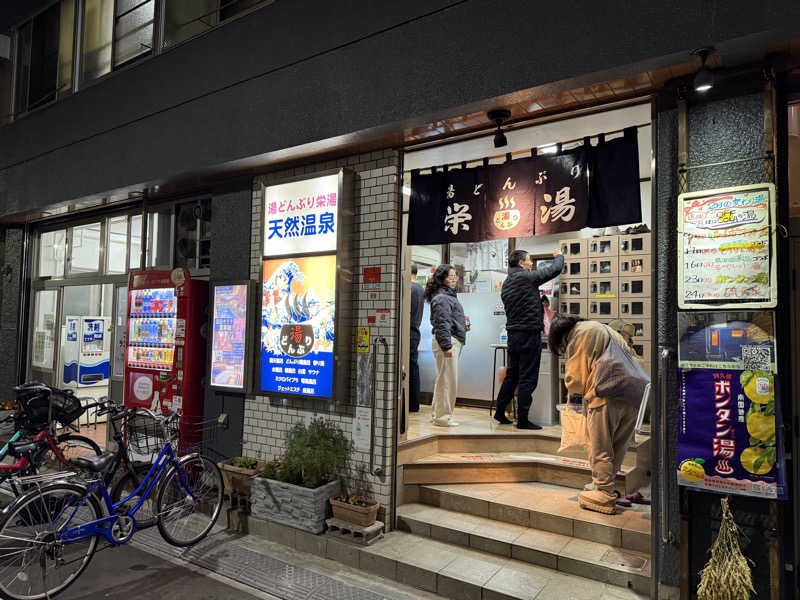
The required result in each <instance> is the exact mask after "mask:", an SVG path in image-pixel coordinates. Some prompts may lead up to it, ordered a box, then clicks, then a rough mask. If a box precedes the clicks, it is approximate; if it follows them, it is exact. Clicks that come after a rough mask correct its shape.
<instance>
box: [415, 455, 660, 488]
mask: <svg viewBox="0 0 800 600" xmlns="http://www.w3.org/2000/svg"><path fill="white" fill-rule="evenodd" d="M522 481H540V482H544V483H552V484H556V485H561V486H565V487H571V488H576V489H582V488H583V486H584V485H585V484H586V483H587V482H589V481H591V468H590V467H589V461H587V460H583V459H578V458H568V457H563V456H558V455H554V454H545V453H542V452H524V453H523V452H520V453H515V452H472V453H461V452H450V453H446V452H443V453H437V454H431V455H428V456H425V457H422V458H418V459H417V460H415V461H414V462H411V463H408V464H405V465H403V483H405V484H447V483H510V482H522ZM646 481H647V471H646V470H645V469H643V468H641V467H635V466H630V465H623V466H622V467H621V469H620V472H619V473H617V477H616V486H617V488H618V489H619V490H621V491H623V492H624V493H629V492H633V491H635V490H637V489H639V488H640V487H642V486H643V485H645V483H646Z"/></svg>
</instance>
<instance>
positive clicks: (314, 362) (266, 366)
mask: <svg viewBox="0 0 800 600" xmlns="http://www.w3.org/2000/svg"><path fill="white" fill-rule="evenodd" d="M262 281H263V288H262V303H261V390H262V391H264V392H275V393H285V394H298V395H303V396H314V397H319V398H331V397H332V396H333V367H334V364H333V346H334V323H335V306H336V255H335V254H329V255H324V256H313V257H307V258H286V259H267V260H264V263H263V279H262Z"/></svg>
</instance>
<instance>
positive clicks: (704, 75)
mask: <svg viewBox="0 0 800 600" xmlns="http://www.w3.org/2000/svg"><path fill="white" fill-rule="evenodd" d="M691 53H692V54H693V55H695V56H699V57H700V70H699V71H698V72H697V73H696V74H695V76H694V91H695V92H700V93H701V94H702V93H704V92H707V91H708V90H710V89H711V88H712V87H714V73H713V72H712V71H711V69H709V68H708V67H707V66H706V60H708V57H709V56H711V55H712V54H714V48H713V47H711V46H706V47H704V48H698V49H697V50H693V51H692V52H691Z"/></svg>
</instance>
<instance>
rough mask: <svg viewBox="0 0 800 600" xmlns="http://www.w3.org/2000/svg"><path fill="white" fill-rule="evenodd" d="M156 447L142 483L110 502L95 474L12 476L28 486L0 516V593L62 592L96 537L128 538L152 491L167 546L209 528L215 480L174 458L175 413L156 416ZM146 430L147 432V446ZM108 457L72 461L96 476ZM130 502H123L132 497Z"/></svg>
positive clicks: (208, 468) (35, 598)
mask: <svg viewBox="0 0 800 600" xmlns="http://www.w3.org/2000/svg"><path fill="white" fill-rule="evenodd" d="M143 412H147V413H149V416H150V417H151V418H152V420H153V422H156V423H158V424H159V425H160V430H161V431H160V434H161V435H160V436H159V437H161V438H162V439H163V447H162V448H161V451H160V452H159V454H158V457H157V458H156V460H155V461H154V462H153V464H152V466H151V467H150V469H149V471H148V473H147V475H146V476H145V478H144V480H143V481H142V482H141V483H140V484H139V486H138V487H137V489H136V490H134V492H133V493H132V494H130V495H129V496H128V497H127V498H124V499H122V500H120V501H118V502H113V501H112V500H111V497H110V495H109V493H108V488H107V487H106V485H105V481H104V479H103V477H100V476H98V477H97V478H96V479H95V480H94V481H92V482H91V483H89V484H88V485H82V484H80V483H76V482H74V481H65V480H64V479H63V478H65V477H68V476H69V475H71V474H64V473H60V474H59V473H56V474H50V475H38V476H33V477H27V478H20V479H19V485H21V486H33V487H34V489H32V490H31V491H29V492H28V493H26V494H23V495H22V496H20V497H19V498H17V499H16V500H15V501H14V502H12V503H11V504H10V505H9V506H8V507H6V508H5V510H3V512H2V514H0V593H2V594H3V595H4V597H6V598H8V599H10V600H40V599H46V598H50V597H52V596H53V595H55V594H58V593H59V592H61V591H63V590H65V589H66V588H67V587H69V585H70V584H72V583H73V582H74V581H75V580H76V579H77V578H78V577H79V576H80V575H81V573H83V571H84V570H85V569H86V567H87V566H88V564H89V562H90V561H91V559H92V556H93V555H94V553H95V551H96V549H97V542H98V540H99V539H100V538H103V539H105V540H106V541H107V542H108V543H109V544H110V545H111V546H120V545H122V544H125V543H127V542H129V541H130V540H131V539H132V538H133V537H134V534H135V533H136V531H137V521H136V517H135V516H136V513H137V512H138V511H139V509H140V508H141V506H142V504H143V503H144V501H145V500H146V499H147V498H149V497H150V495H151V493H155V517H156V519H157V521H156V523H157V526H158V530H159V533H160V534H161V537H162V538H164V540H165V541H167V542H168V543H170V544H172V545H175V546H191V545H193V544H195V543H197V542H199V541H200V540H202V539H203V538H204V537H205V536H206V535H208V533H209V532H210V531H211V529H212V528H213V527H214V525H215V523H216V521H217V519H218V517H219V513H220V510H221V508H222V494H223V483H222V475H221V474H220V471H219V468H218V467H217V465H216V464H215V463H214V462H213V461H211V460H210V459H208V458H206V457H204V456H201V455H200V454H197V453H193V454H188V455H186V456H183V457H181V458H178V457H177V455H176V451H175V450H174V448H173V443H174V442H175V440H177V438H178V431H179V427H178V423H177V416H176V415H174V414H171V415H169V416H167V417H157V416H156V415H154V414H153V413H150V412H149V411H142V410H141V409H140V410H139V411H137V414H138V415H139V416H141V415H142V413H143ZM151 433H153V432H152V431H148V432H147V437H148V439H149V440H150V442H151V443H152V442H153V441H154V436H152V435H151ZM113 459H114V454H113V453H110V452H106V453H103V454H102V455H101V456H97V457H82V458H79V459H77V460H76V463H78V464H79V465H80V466H82V467H85V468H88V469H90V470H92V471H94V472H96V473H98V474H99V473H101V472H102V470H103V468H104V467H107V466H108V464H109V463H110V462H111V461H112V460H113ZM134 497H138V500H137V501H136V502H135V503H134V504H133V506H129V505H128V502H130V501H131V500H132V498H134Z"/></svg>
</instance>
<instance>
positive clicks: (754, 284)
mask: <svg viewBox="0 0 800 600" xmlns="http://www.w3.org/2000/svg"><path fill="white" fill-rule="evenodd" d="M774 198H775V186H774V185H772V184H759V185H754V186H743V187H738V188H729V189H723V190H711V191H706V192H696V193H691V194H681V195H680V197H679V201H678V207H679V208H678V210H679V217H678V248H679V257H678V302H679V306H680V308H699V309H702V308H708V307H714V308H772V307H774V306H775V305H776V303H777V278H776V272H775V269H776V267H775V252H774V248H775V236H774V228H775V202H774Z"/></svg>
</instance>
